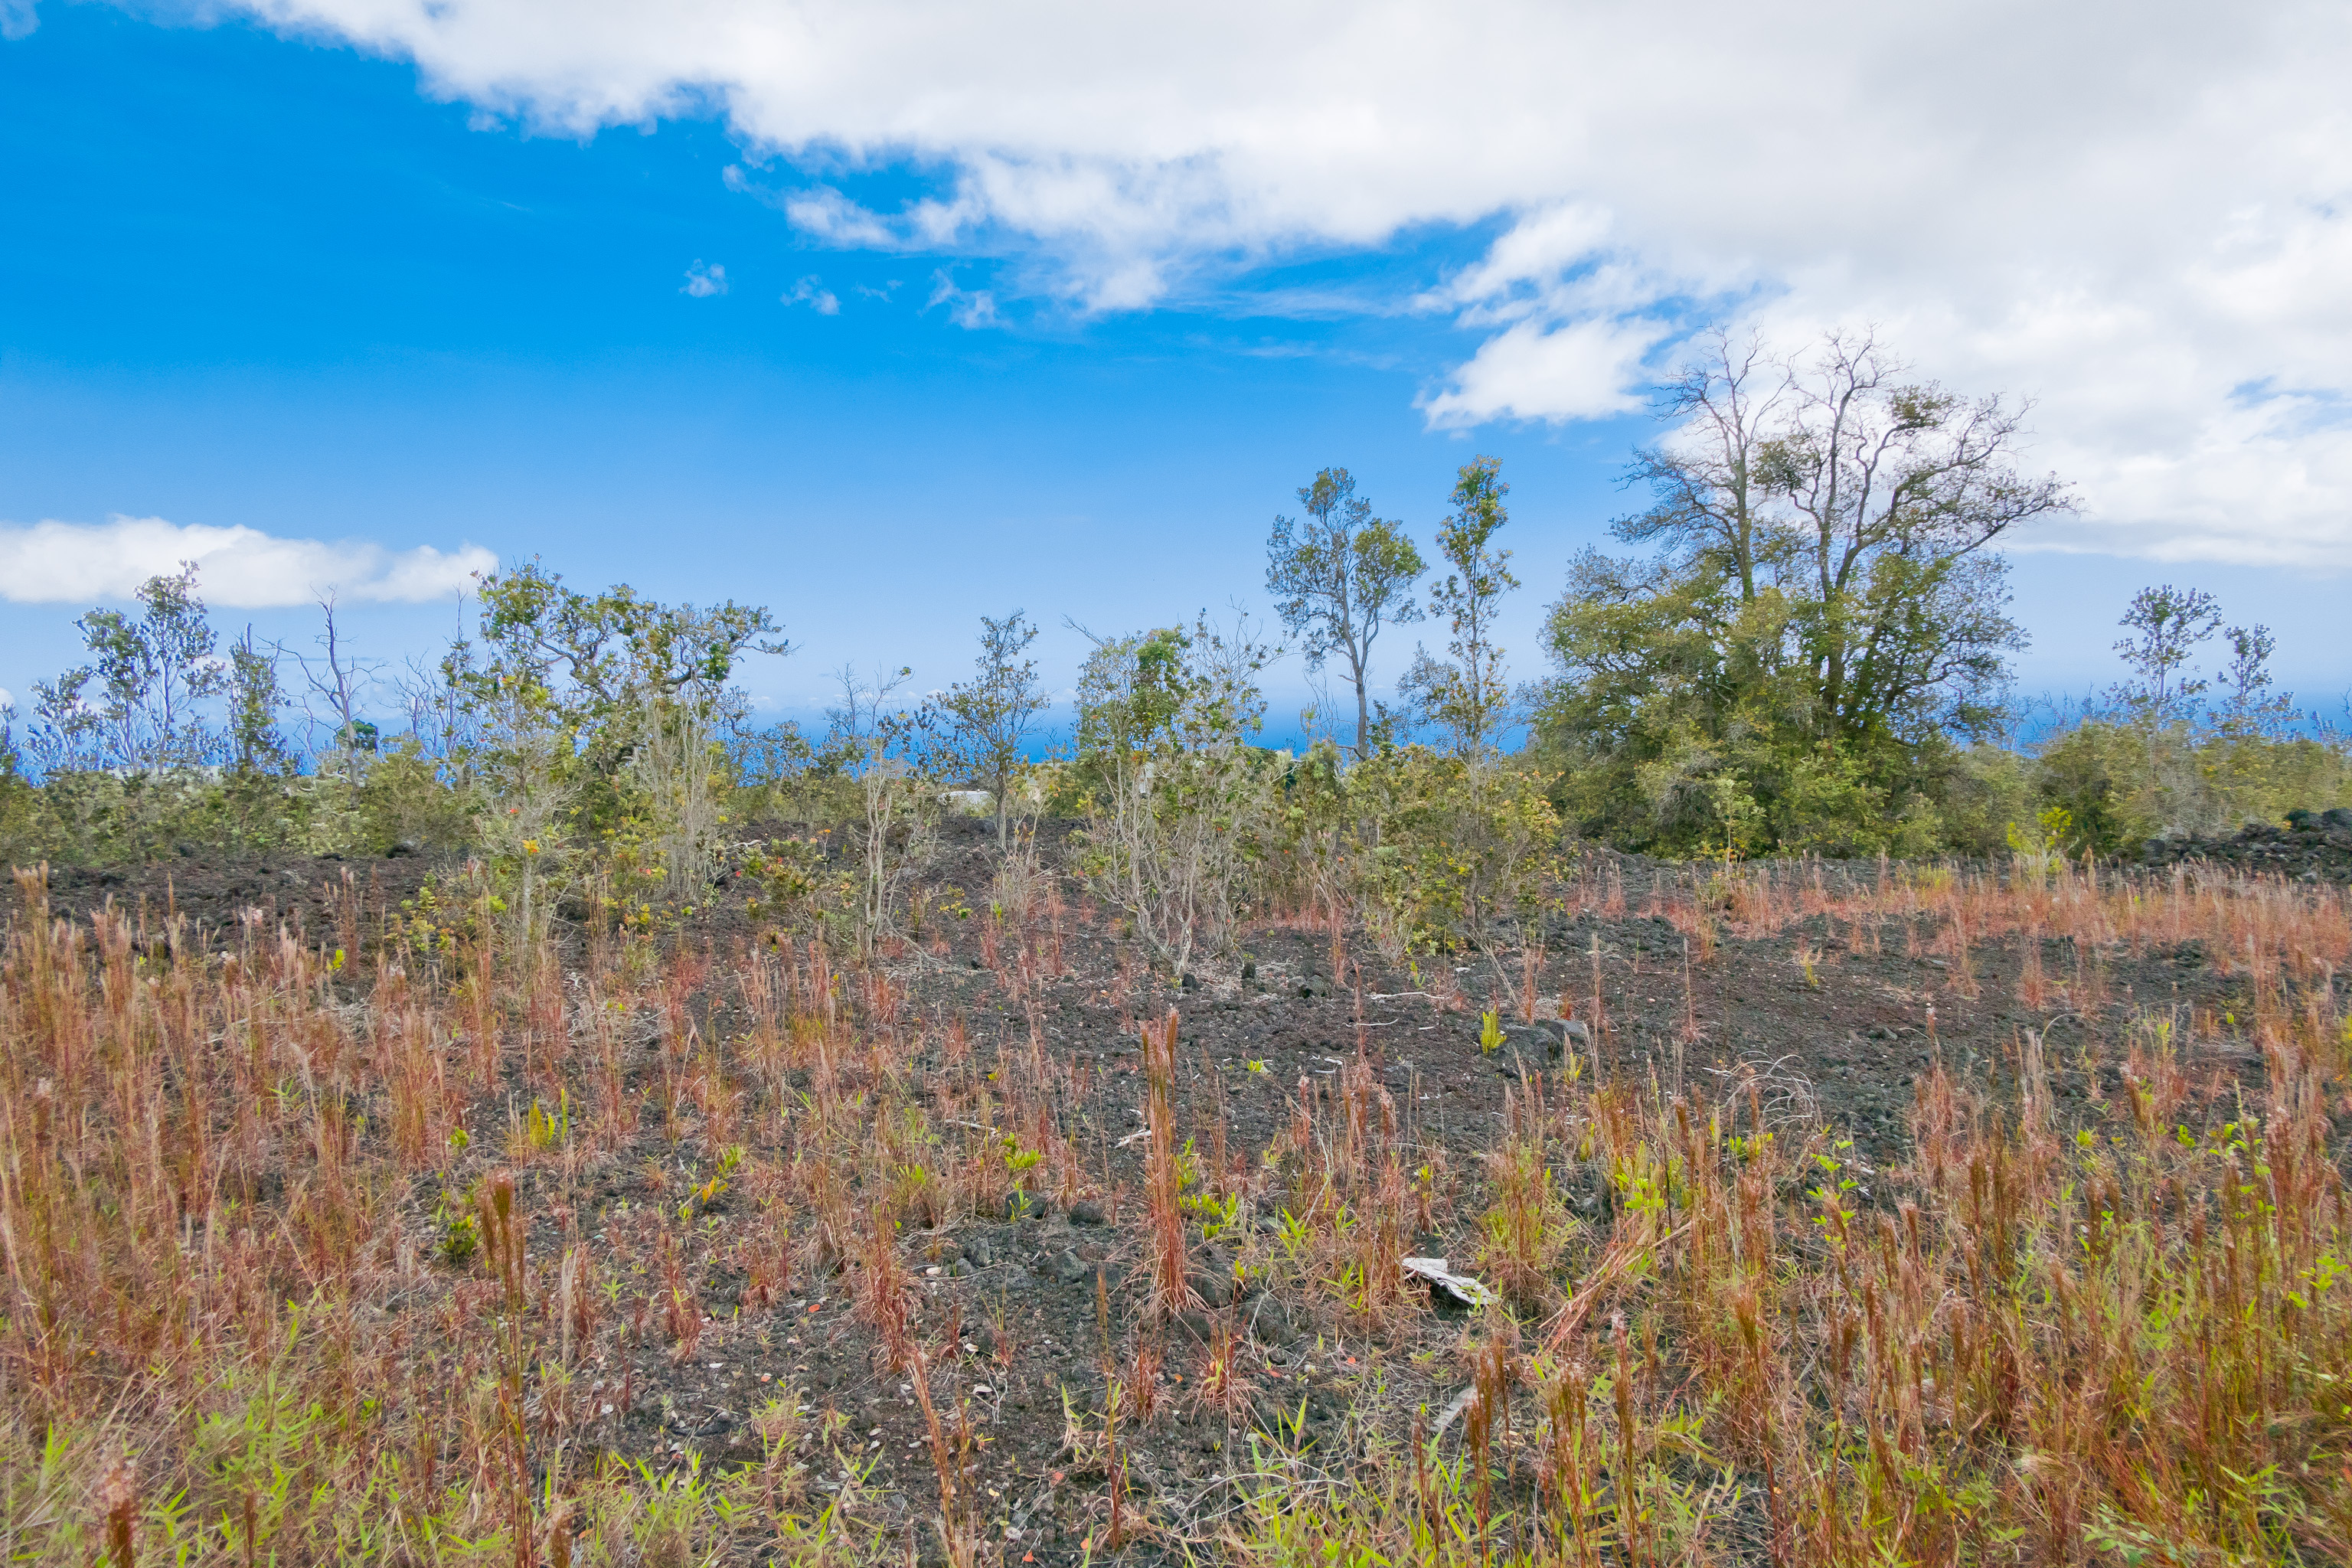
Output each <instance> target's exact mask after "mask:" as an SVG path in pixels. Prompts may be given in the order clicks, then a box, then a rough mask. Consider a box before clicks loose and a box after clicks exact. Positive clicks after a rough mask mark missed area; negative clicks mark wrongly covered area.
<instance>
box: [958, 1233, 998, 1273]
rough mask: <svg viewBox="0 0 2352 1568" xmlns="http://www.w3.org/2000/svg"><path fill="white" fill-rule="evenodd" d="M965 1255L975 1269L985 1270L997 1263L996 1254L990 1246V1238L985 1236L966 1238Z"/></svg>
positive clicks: (964, 1240) (964, 1241) (964, 1242)
mask: <svg viewBox="0 0 2352 1568" xmlns="http://www.w3.org/2000/svg"><path fill="white" fill-rule="evenodd" d="M963 1255H964V1258H966V1259H967V1260H968V1261H969V1262H970V1263H971V1266H972V1267H973V1268H987V1267H988V1266H989V1265H990V1264H992V1263H993V1262H995V1261H996V1253H995V1251H994V1249H993V1248H992V1247H990V1246H989V1245H988V1237H984V1236H967V1237H964V1238H963Z"/></svg>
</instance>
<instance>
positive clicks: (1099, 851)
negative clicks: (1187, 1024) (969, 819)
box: [1077, 616, 1276, 977]
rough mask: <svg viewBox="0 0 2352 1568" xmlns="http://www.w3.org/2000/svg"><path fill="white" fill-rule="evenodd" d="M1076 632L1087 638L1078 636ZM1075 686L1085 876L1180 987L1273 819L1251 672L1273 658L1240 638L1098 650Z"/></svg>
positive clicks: (1224, 920) (1111, 640)
mask: <svg viewBox="0 0 2352 1568" xmlns="http://www.w3.org/2000/svg"><path fill="white" fill-rule="evenodd" d="M1080 630H1081V631H1082V632H1083V630H1084V628H1080ZM1091 640H1092V641H1093V642H1094V645H1095V647H1094V651H1093V652H1092V653H1090V654H1089V655H1087V661H1086V664H1085V666H1084V668H1082V669H1081V671H1080V673H1079V679H1078V759H1077V764H1078V765H1077V772H1078V774H1079V777H1080V779H1081V780H1082V781H1083V790H1084V800H1083V805H1084V806H1085V809H1086V811H1087V816H1088V817H1089V818H1090V819H1091V820H1090V821H1089V824H1088V826H1087V835H1086V854H1085V857H1084V859H1083V862H1082V864H1083V866H1084V868H1085V870H1086V872H1087V876H1088V878H1089V879H1090V880H1092V882H1093V883H1094V885H1095V887H1096V889H1097V891H1098V892H1099V893H1100V894H1101V896H1102V897H1103V898H1104V899H1105V900H1108V902H1110V903H1111V904H1113V905H1114V906H1116V907H1117V908H1118V909H1119V910H1122V911H1123V912H1124V913H1125V914H1126V916H1127V917H1128V920H1129V921H1130V922H1131V924H1132V926H1133V928H1134V931H1135V934H1136V935H1137V936H1138V937H1139V939H1140V940H1141V941H1142V942H1143V944H1144V946H1145V948H1146V949H1147V950H1148V951H1149V952H1150V953H1151V955H1152V957H1153V958H1154V959H1155V960H1156V961H1158V962H1159V963H1160V964H1161V965H1163V966H1164V967H1165V968H1166V969H1167V970H1168V971H1169V972H1170V973H1172V974H1175V975H1178V976H1180V977H1181V975H1182V974H1183V973H1185V971H1186V969H1187V967H1188V966H1189V965H1190V964H1191V963H1192V954H1193V951H1194V948H1195V946H1196V944H1201V943H1206V944H1207V945H1209V946H1211V947H1213V948H1214V947H1222V946H1224V945H1226V944H1227V943H1228V942H1230V940H1231V937H1232V933H1233V931H1234V923H1235V921H1236V919H1237V916H1238V907H1239V904H1238V901H1239V899H1240V895H1241V890H1242V888H1243V885H1244V874H1245V872H1246V870H1247V868H1248V866H1249V864H1250V858H1251V856H1252V854H1253V853H1254V847H1255V844H1256V843H1257V841H1258V837H1259V834H1258V831H1257V829H1258V828H1259V826H1261V824H1260V820H1259V819H1260V817H1261V816H1263V815H1264V814H1265V812H1266V810H1267V808H1268V804H1269V801H1268V794H1267V790H1266V788H1265V782H1266V781H1265V775H1266V773H1268V772H1269V771H1270V768H1271V765H1272V758H1271V755H1270V753H1267V752H1262V751H1260V750H1258V749H1257V748H1256V747H1255V746H1253V745H1252V744H1251V743H1250V741H1251V738H1252V737H1253V736H1255V734H1256V733H1257V731H1258V729H1259V727H1260V726H1261V725H1262V724H1263V723H1264V721H1265V693H1264V692H1263V691H1262V690H1260V689H1259V687H1258V683H1257V676H1258V673H1259V671H1261V670H1262V669H1264V668H1265V665H1266V664H1267V662H1268V661H1269V660H1270V659H1272V658H1274V657H1275V654H1276V649H1274V648H1272V647H1267V646H1266V645H1265V644H1263V643H1261V642H1259V641H1258V640H1257V638H1256V637H1255V636H1254V635H1253V634H1252V632H1251V630H1250V628H1249V627H1248V626H1246V625H1242V626H1235V627H1234V629H1233V630H1232V631H1230V632H1226V631H1221V630H1218V629H1216V628H1213V627H1212V626H1210V625H1209V624H1208V621H1207V618H1206V617H1205V616H1202V617H1201V618H1199V619H1197V620H1196V621H1195V622H1194V624H1193V626H1192V628H1191V629H1190V630H1189V631H1188V630H1186V629H1184V628H1181V627H1177V626H1165V627H1161V628H1160V629H1158V630H1156V631H1150V632H1144V633H1139V634H1136V635H1134V636H1131V637H1093V638H1091Z"/></svg>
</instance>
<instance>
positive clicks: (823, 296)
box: [784, 274, 841, 316]
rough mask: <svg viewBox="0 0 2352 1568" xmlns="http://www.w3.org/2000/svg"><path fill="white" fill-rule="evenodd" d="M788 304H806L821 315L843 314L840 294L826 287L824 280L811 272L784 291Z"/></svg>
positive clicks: (785, 301)
mask: <svg viewBox="0 0 2352 1568" xmlns="http://www.w3.org/2000/svg"><path fill="white" fill-rule="evenodd" d="M784 303H785V304H787V305H806V306H807V307H808V308H809V309H810V310H814V311H815V312H816V313H817V314H818V315H820V316H838V315H839V314H841V299H840V296H838V295H836V294H835V293H834V291H833V290H832V289H827V288H825V287H824V279H821V278H818V277H816V276H815V275H814V274H811V275H810V276H809V277H806V278H803V279H801V280H800V281H799V282H797V283H794V284H793V286H792V287H791V288H790V289H786V290H785V291H784Z"/></svg>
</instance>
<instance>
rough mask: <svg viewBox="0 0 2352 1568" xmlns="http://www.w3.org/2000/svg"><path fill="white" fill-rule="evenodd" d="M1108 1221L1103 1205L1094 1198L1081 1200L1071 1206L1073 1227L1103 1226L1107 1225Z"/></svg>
mask: <svg viewBox="0 0 2352 1568" xmlns="http://www.w3.org/2000/svg"><path fill="white" fill-rule="evenodd" d="M1107 1222H1108V1215H1105V1214H1104V1213H1103V1206H1102V1205H1100V1204H1098V1203H1097V1202H1095V1200H1094V1199H1092V1198H1080V1199H1079V1200H1078V1201H1077V1202H1076V1203H1074V1204H1072V1205H1070V1223H1071V1224H1072V1225H1102V1224H1105V1223H1107Z"/></svg>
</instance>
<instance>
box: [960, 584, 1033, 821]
mask: <svg viewBox="0 0 2352 1568" xmlns="http://www.w3.org/2000/svg"><path fill="white" fill-rule="evenodd" d="M1036 640H1037V628H1036V627H1035V626H1032V625H1031V624H1030V623H1029V621H1028V620H1027V618H1026V617H1025V616H1024V614H1023V612H1021V611H1019V610H1015V611H1013V613H1012V614H1011V615H1009V616H1004V617H1003V619H1001V620H999V619H997V618H995V617H993V616H981V617H980V658H979V659H978V660H977V665H978V668H977V670H976V672H975V673H974V675H973V677H972V679H970V680H968V681H964V682H962V683H961V684H960V685H956V686H952V687H950V688H949V689H948V694H947V696H946V697H945V698H944V699H943V700H941V703H940V706H941V707H942V708H943V709H944V710H946V713H947V715H948V717H949V719H950V721H952V722H953V723H954V726H955V730H956V735H957V739H958V741H959V742H961V751H962V752H963V757H962V759H961V760H962V761H963V762H964V763H965V764H966V765H967V766H969V767H970V768H971V771H972V773H973V774H974V775H975V776H977V777H979V778H982V779H985V780H987V781H988V788H989V793H990V794H991V795H994V796H995V799H996V847H997V848H999V849H1003V847H1005V832H1006V826H1005V825H1006V821H1007V808H1008V805H1009V797H1010V796H1011V795H1012V791H1013V770H1014V769H1015V768H1017V767H1019V766H1020V765H1021V748H1022V743H1023V742H1024V741H1026V740H1027V739H1028V737H1029V729H1030V721H1032V720H1033V719H1034V718H1036V716H1037V715H1038V714H1040V713H1042V712H1044V711H1045V710H1046V709H1047V708H1048V707H1050V706H1052V704H1051V702H1050V701H1049V700H1047V698H1046V696H1045V693H1044V692H1043V691H1042V690H1040V689H1038V686H1037V661H1036V660H1034V659H1033V658H1024V655H1025V654H1026V653H1027V652H1028V650H1029V645H1030V644H1031V643H1034V642H1035V641H1036Z"/></svg>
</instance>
